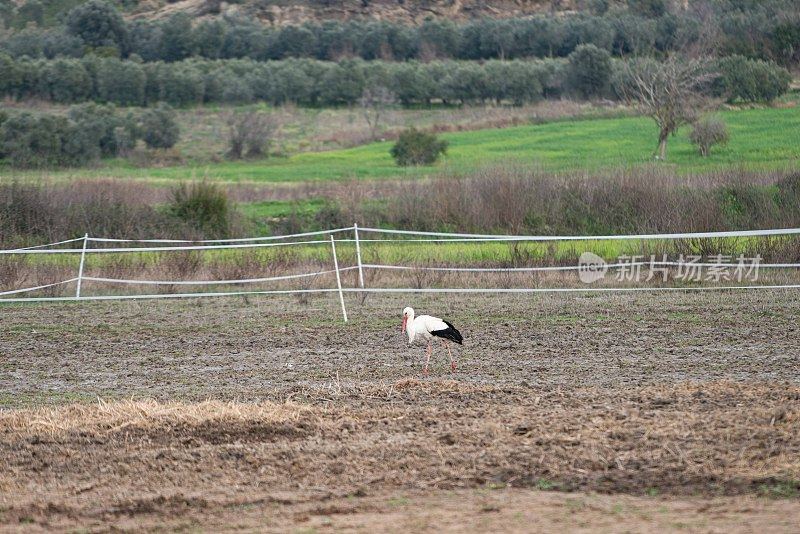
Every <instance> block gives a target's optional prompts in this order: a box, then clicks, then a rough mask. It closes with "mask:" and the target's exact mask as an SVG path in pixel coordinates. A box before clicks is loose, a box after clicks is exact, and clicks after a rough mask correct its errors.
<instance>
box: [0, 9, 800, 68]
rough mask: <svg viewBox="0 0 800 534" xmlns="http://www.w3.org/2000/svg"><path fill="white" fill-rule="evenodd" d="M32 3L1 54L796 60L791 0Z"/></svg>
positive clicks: (799, 56) (0, 43) (169, 58)
mask: <svg viewBox="0 0 800 534" xmlns="http://www.w3.org/2000/svg"><path fill="white" fill-rule="evenodd" d="M37 4H39V5H40V0H28V1H27V2H26V3H25V4H22V5H21V6H20V7H19V8H16V7H13V6H14V4H11V3H10V2H9V1H8V0H0V6H2V5H5V6H6V8H5V9H6V11H8V10H9V9H12V8H13V10H15V13H14V14H15V16H16V17H17V18H18V17H19V16H24V17H28V18H27V19H26V20H25V21H21V22H26V23H31V22H32V23H34V27H27V28H26V29H22V30H19V31H15V32H11V33H10V34H8V35H7V36H6V37H5V38H3V39H0V50H4V51H5V52H6V53H7V54H9V55H11V56H12V57H23V56H27V57H30V58H41V57H45V58H50V59H52V58H55V57H58V56H65V57H76V58H77V57H83V56H84V55H86V54H95V55H101V56H114V57H122V58H127V57H131V56H134V57H137V58H140V59H141V60H142V61H145V62H150V61H165V62H173V61H182V60H185V59H188V58H190V57H201V58H206V59H242V58H249V59H253V60H257V61H268V60H281V59H287V58H309V59H317V60H324V61H338V60H340V59H343V58H361V59H364V60H375V59H383V60H393V61H408V60H413V59H416V60H422V61H430V60H433V59H461V60H488V59H520V58H552V57H567V56H569V55H570V54H571V53H572V52H573V51H574V50H575V49H576V48H577V47H578V46H579V45H581V44H593V45H595V46H597V47H598V48H600V49H602V50H606V51H608V52H609V53H611V54H612V55H614V56H618V57H621V56H627V55H636V56H641V55H653V56H663V55H665V54H667V53H669V52H674V51H685V50H693V51H698V50H699V51H701V52H712V51H713V52H714V53H715V54H717V55H719V56H726V55H734V54H736V55H743V56H745V57H749V58H757V59H763V60H769V61H775V62H777V63H781V64H784V65H796V64H797V63H798V62H799V61H800V12H798V9H797V3H796V2H795V1H794V0H764V1H759V2H755V1H752V0H715V1H713V2H692V3H691V4H690V5H689V7H688V8H687V9H677V8H673V7H672V3H671V2H669V1H668V0H629V1H628V2H627V7H625V6H623V7H619V5H618V4H614V6H616V7H613V6H612V3H611V2H608V1H607V0H586V1H585V2H583V4H585V5H584V10H583V11H582V12H581V13H579V14H574V15H569V16H558V15H539V16H533V17H525V18H513V19H491V18H486V19H479V20H474V21H470V22H465V23H456V22H453V21H449V20H446V19H441V18H431V19H428V20H425V21H424V22H422V23H421V24H419V25H416V26H409V25H403V24H398V23H393V22H388V21H364V20H353V21H344V22H342V21H325V22H323V23H308V24H304V25H288V26H282V27H270V26H264V25H262V24H260V23H258V22H257V21H254V20H252V19H244V18H230V17H220V18H215V19H208V20H203V21H201V22H199V23H196V24H195V23H193V19H192V18H191V17H190V16H189V15H187V14H185V13H178V14H175V15H173V16H172V17H170V18H167V19H165V20H162V21H151V20H144V19H137V20H134V21H130V22H129V21H126V20H125V19H124V18H123V17H122V15H121V13H120V12H119V11H118V9H117V8H116V7H115V6H114V5H113V4H111V3H108V2H107V1H106V0H89V1H88V2H85V3H82V4H80V5H78V6H76V7H74V8H72V9H71V10H70V11H69V12H67V13H65V14H64V16H63V17H62V19H63V24H62V25H60V26H57V27H54V28H50V29H38V28H37V27H36V26H35V25H36V23H37V22H38V23H39V25H40V26H41V22H42V21H41V17H38V16H37V13H40V12H41V9H40V8H39V9H37V7H36V6H37ZM610 6H612V7H610ZM40 7H41V6H40ZM8 18H9V17H8V16H7V17H6V19H8ZM18 25H19V26H21V27H24V26H22V25H21V24H19V23H18Z"/></svg>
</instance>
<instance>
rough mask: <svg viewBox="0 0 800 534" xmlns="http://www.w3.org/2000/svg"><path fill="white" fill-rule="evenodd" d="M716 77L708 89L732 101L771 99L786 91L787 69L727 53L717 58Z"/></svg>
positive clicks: (790, 78) (789, 79)
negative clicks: (710, 88) (718, 72)
mask: <svg viewBox="0 0 800 534" xmlns="http://www.w3.org/2000/svg"><path fill="white" fill-rule="evenodd" d="M717 65H718V68H719V71H720V76H719V78H718V79H717V80H716V81H715V83H714V86H713V87H712V91H713V93H714V95H715V96H720V97H723V98H725V99H726V100H728V102H734V101H736V100H743V101H745V102H771V101H773V100H775V99H776V98H778V97H779V96H781V95H782V94H784V93H786V92H787V91H788V90H789V84H790V83H791V81H792V77H791V75H790V74H789V71H787V70H786V69H784V68H783V67H780V66H778V65H776V64H775V63H767V62H766V61H761V60H756V59H748V58H746V57H743V56H730V57H726V58H723V59H721V60H719V62H718V64H717Z"/></svg>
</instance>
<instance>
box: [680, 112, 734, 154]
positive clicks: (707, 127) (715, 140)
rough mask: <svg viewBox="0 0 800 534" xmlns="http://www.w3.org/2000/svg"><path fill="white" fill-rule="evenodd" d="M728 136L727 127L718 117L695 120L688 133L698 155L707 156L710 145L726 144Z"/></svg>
mask: <svg viewBox="0 0 800 534" xmlns="http://www.w3.org/2000/svg"><path fill="white" fill-rule="evenodd" d="M729 139H730V136H729V135H728V127H727V126H726V125H725V123H724V122H722V120H720V119H715V118H707V119H701V120H699V121H697V122H696V123H695V124H694V126H693V127H692V132H691V133H690V134H689V140H691V142H692V144H694V145H695V146H696V147H697V149H698V150H699V151H700V155H701V156H703V157H707V156H708V154H709V152H710V151H711V147H712V146H715V145H726V144H727V143H728V140H729Z"/></svg>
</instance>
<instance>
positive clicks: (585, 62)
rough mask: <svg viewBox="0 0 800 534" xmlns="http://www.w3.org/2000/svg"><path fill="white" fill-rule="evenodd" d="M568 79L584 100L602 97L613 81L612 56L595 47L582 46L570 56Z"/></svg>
mask: <svg viewBox="0 0 800 534" xmlns="http://www.w3.org/2000/svg"><path fill="white" fill-rule="evenodd" d="M568 61H569V63H568V67H567V78H568V81H569V83H570V85H571V87H572V90H573V91H574V92H576V93H577V94H579V95H580V96H582V97H584V98H590V97H593V96H600V95H602V94H604V93H605V92H606V91H607V89H608V84H609V80H610V79H611V54H609V53H608V52H607V51H606V50H602V49H600V48H597V47H596V46H594V45H591V44H589V45H580V46H578V47H577V48H576V49H575V51H574V52H572V53H571V54H570V55H569V58H568Z"/></svg>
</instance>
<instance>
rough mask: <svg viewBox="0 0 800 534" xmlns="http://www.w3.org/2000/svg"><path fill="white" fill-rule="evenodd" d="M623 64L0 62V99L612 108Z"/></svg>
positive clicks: (771, 70)
mask: <svg viewBox="0 0 800 534" xmlns="http://www.w3.org/2000/svg"><path fill="white" fill-rule="evenodd" d="M627 63H628V60H620V59H614V58H612V56H611V55H610V54H609V53H608V52H607V51H605V50H602V49H599V48H597V47H595V46H593V45H581V46H579V47H578V48H576V50H575V51H573V53H572V54H570V56H568V57H567V58H564V59H545V60H511V61H501V60H490V61H485V62H477V61H456V60H444V61H432V62H428V63H421V62H416V61H409V62H403V63H397V62H385V61H363V60H351V59H348V60H343V61H340V62H331V61H318V60H311V59H287V60H282V61H268V62H260V61H255V60H250V59H239V60H237V59H233V60H204V59H196V58H195V59H188V60H184V61H180V62H175V63H164V62H152V63H139V62H136V61H130V60H120V59H116V58H101V57H97V56H87V57H84V58H81V59H66V58H60V59H54V60H30V59H13V58H11V57H10V56H8V55H5V54H0V97H10V98H15V99H26V98H37V99H42V100H47V101H52V102H56V103H63V104H71V103H80V102H89V101H93V102H98V103H113V104H117V105H121V106H146V105H152V104H155V103H158V102H167V103H169V104H171V105H173V106H191V105H197V104H203V103H228V104H247V103H253V102H267V103H270V104H273V105H282V104H286V103H293V104H297V105H302V106H341V105H354V104H356V103H357V102H358V101H359V99H360V98H361V97H362V95H363V94H364V92H365V91H366V90H374V89H376V88H386V89H389V90H390V91H391V92H392V94H393V97H394V98H395V99H396V101H397V102H398V103H399V104H400V105H404V106H413V105H430V104H431V103H444V104H455V105H460V104H467V103H488V102H495V103H507V104H513V105H522V104H527V103H533V102H537V101H539V100H541V99H543V98H560V97H565V96H569V97H573V98H610V99H618V98H620V97H622V96H623V95H622V94H621V92H620V91H619V85H620V83H622V77H623V76H624V73H625V70H626V69H625V65H626V64H627ZM714 65H715V67H714V68H715V69H716V70H718V71H719V74H720V76H719V78H718V79H717V80H716V81H715V83H714V84H713V86H712V87H711V88H710V89H709V93H710V94H711V95H713V96H716V97H721V98H725V99H727V100H729V101H737V100H741V101H750V102H757V101H771V100H773V99H775V98H777V97H778V96H780V95H781V94H783V93H784V92H786V91H787V90H788V88H789V82H790V80H791V77H790V75H789V73H788V71H786V69H784V68H782V67H780V66H778V65H776V64H774V63H768V62H764V61H761V60H753V59H748V58H745V57H743V56H730V57H726V58H722V59H720V60H717V61H716V62H715V63H714Z"/></svg>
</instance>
